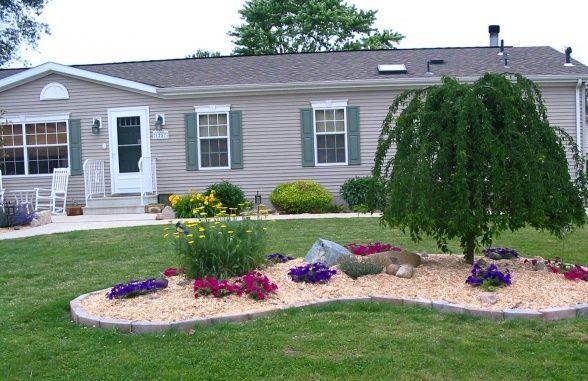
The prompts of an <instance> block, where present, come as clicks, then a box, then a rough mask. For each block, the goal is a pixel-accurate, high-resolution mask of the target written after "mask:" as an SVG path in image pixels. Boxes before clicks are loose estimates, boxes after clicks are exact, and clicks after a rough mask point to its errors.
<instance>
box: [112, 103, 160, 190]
mask: <svg viewBox="0 0 588 381" xmlns="http://www.w3.org/2000/svg"><path fill="white" fill-rule="evenodd" d="M108 135H109V138H110V179H111V180H110V181H111V189H112V193H123V194H124V193H139V192H141V182H143V184H151V170H150V168H147V170H144V171H143V177H144V178H141V173H140V172H139V165H138V164H139V159H141V157H151V147H150V141H149V107H125V108H112V109H108ZM149 163H150V162H149ZM149 190H150V189H149Z"/></svg>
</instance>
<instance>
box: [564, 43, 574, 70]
mask: <svg viewBox="0 0 588 381" xmlns="http://www.w3.org/2000/svg"><path fill="white" fill-rule="evenodd" d="M564 66H574V64H573V63H572V48H571V47H569V46H568V47H567V48H566V63H565V64H564Z"/></svg>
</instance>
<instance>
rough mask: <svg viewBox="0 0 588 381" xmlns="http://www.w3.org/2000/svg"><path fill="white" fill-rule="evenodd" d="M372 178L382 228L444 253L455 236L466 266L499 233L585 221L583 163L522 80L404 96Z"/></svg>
mask: <svg viewBox="0 0 588 381" xmlns="http://www.w3.org/2000/svg"><path fill="white" fill-rule="evenodd" d="M401 108H403V109H402V111H401V112H400V113H399V114H397V113H398V112H399V111H400V109H401ZM393 144H394V145H395V146H396V149H395V151H396V152H393V151H394V149H393V148H392V145H393ZM566 148H567V150H569V152H571V153H572V157H573V163H574V164H573V171H574V172H575V179H574V180H573V181H572V179H571V177H570V174H569V170H568V161H567V159H566ZM389 154H390V155H389ZM373 173H374V176H378V177H380V178H381V180H382V181H383V182H384V184H385V192H386V200H385V205H384V206H383V216H382V221H383V223H385V224H387V225H389V226H390V227H400V228H401V229H402V230H403V231H405V230H406V229H408V230H409V231H410V235H411V237H412V239H413V240H414V241H418V240H420V238H421V235H430V236H433V237H434V238H435V239H436V240H437V244H438V245H439V247H440V248H441V249H442V250H443V251H447V242H448V240H450V239H453V238H456V237H457V238H459V239H460V244H461V247H462V249H463V250H464V254H465V258H466V261H467V262H468V263H473V259H474V251H475V249H476V248H477V246H478V245H480V243H481V244H483V245H491V242H492V238H493V237H494V236H496V235H497V234H499V233H500V232H501V231H504V230H507V229H509V230H512V231H514V230H517V229H519V228H522V227H524V226H526V225H530V226H533V227H535V228H537V229H542V230H543V229H545V230H547V231H549V232H551V233H552V234H555V235H556V236H561V235H562V234H563V232H564V231H565V229H566V228H567V227H568V226H569V225H571V224H574V225H578V226H581V225H582V224H583V223H584V218H585V211H584V202H585V201H586V199H587V195H588V192H587V184H586V175H585V173H584V169H583V158H582V156H581V155H580V152H579V151H578V148H577V146H576V144H575V142H574V141H573V139H572V137H571V136H570V135H569V134H567V133H566V132H565V131H563V130H562V129H561V128H558V127H553V126H550V125H549V122H548V121H547V116H546V108H545V106H544V104H543V100H542V97H541V92H540V90H539V89H538V87H537V86H536V85H535V84H534V83H533V82H531V81H530V80H528V79H526V78H524V77H522V76H520V75H514V76H509V75H501V74H486V75H485V76H483V77H482V78H480V79H479V80H478V81H476V82H475V83H473V84H462V83H459V82H457V80H455V79H451V78H444V79H443V82H442V85H440V86H433V87H429V88H426V89H419V90H408V91H405V92H404V93H402V94H401V95H400V96H398V97H397V98H396V99H395V100H394V101H393V103H392V105H391V106H390V110H389V112H388V115H387V116H386V119H385V120H384V122H383V127H382V132H381V135H380V139H379V142H378V148H377V151H376V155H375V164H374V169H373Z"/></svg>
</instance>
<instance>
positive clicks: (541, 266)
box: [533, 261, 546, 271]
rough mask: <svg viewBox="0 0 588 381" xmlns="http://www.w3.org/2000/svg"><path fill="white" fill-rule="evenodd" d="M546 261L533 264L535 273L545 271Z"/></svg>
mask: <svg viewBox="0 0 588 381" xmlns="http://www.w3.org/2000/svg"><path fill="white" fill-rule="evenodd" d="M545 267H546V266H545V261H537V262H535V263H533V270H534V271H541V270H545Z"/></svg>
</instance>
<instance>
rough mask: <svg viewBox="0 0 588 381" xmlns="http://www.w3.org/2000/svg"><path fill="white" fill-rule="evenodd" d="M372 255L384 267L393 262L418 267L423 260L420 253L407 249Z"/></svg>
mask: <svg viewBox="0 0 588 381" xmlns="http://www.w3.org/2000/svg"><path fill="white" fill-rule="evenodd" d="M370 257H374V258H377V260H379V261H380V262H381V263H382V265H383V267H388V265H390V264H392V263H396V264H398V265H411V266H412V267H418V266H420V265H421V263H422V262H423V261H422V259H421V256H420V255H418V254H417V253H413V252H410V251H406V250H401V251H393V250H392V251H384V252H381V253H376V254H372V255H370Z"/></svg>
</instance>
